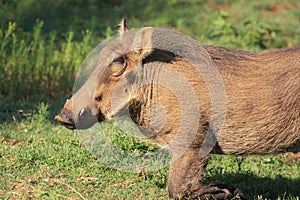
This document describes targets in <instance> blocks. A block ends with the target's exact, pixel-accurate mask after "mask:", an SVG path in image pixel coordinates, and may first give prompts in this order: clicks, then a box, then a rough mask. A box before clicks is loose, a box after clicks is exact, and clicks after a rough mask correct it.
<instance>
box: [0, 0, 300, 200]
mask: <svg viewBox="0 0 300 200" xmlns="http://www.w3.org/2000/svg"><path fill="white" fill-rule="evenodd" d="M123 16H126V17H127V19H128V24H129V26H130V27H131V28H138V27H142V26H164V27H173V28H176V29H178V30H180V31H181V32H183V33H186V34H188V35H190V36H192V37H193V38H195V39H197V40H198V41H199V42H200V44H213V45H222V46H227V47H234V48H241V49H246V50H254V51H256V50H266V49H273V48H280V47H287V46H295V45H299V44H300V2H299V1H298V0H288V1H280V0H275V1H273V0H272V1H271V0H267V1H256V0H254V1H236V0H232V1H222V0H218V1H208V2H207V1H202V0H194V1H183V0H168V1H167V0H166V1H156V0H150V1H134V0H128V1H121V0H105V1H94V0H74V1H71V0H57V1H55V3H54V1H53V3H51V2H49V1H46V0H22V1H0V18H1V22H0V23H1V26H0V199H168V198H167V195H166V191H165V184H166V181H167V176H168V168H167V167H166V168H165V169H161V170H159V171H155V172H146V173H143V174H137V173H125V172H121V171H118V170H114V169H111V168H109V167H107V166H105V165H104V164H101V162H99V161H97V160H96V159H95V157H94V156H93V155H91V154H90V153H89V151H88V150H87V149H86V148H85V147H84V146H83V144H82V142H81V140H80V139H79V137H78V134H77V133H76V132H72V131H68V130H66V129H64V128H62V127H60V126H58V125H57V124H55V123H54V122H53V117H54V115H55V114H56V113H57V112H58V111H59V109H60V108H61V107H62V105H63V103H64V100H65V98H66V97H67V96H70V95H71V91H72V86H73V82H74V80H75V77H76V73H77V70H78V69H79V67H80V63H81V62H82V60H83V59H84V58H85V56H86V55H87V54H88V52H89V51H90V50H91V49H92V48H93V47H94V46H95V45H96V44H97V43H98V42H99V41H101V40H103V39H104V38H107V37H110V36H112V35H114V34H115V33H116V26H115V24H117V23H118V22H119V20H120V19H121V18H122V17H123ZM116 132H117V131H116ZM122 140H123V138H122ZM124 140H125V141H124V143H125V144H126V145H124V146H125V147H126V148H131V149H132V148H136V149H138V150H141V148H142V147H141V146H140V145H138V143H135V142H134V143H131V141H132V140H131V139H129V138H125V139H124ZM120 141H121V140H120V139H119V140H118V141H117V142H120ZM120 145H121V144H120ZM143 148H144V147H143ZM299 162H300V161H299V159H298V160H297V156H295V155H293V154H284V155H279V156H264V157H261V156H251V157H247V158H239V157H234V156H213V157H212V159H211V161H210V163H209V165H208V168H207V174H206V182H207V183H210V182H215V181H221V182H224V183H226V184H229V185H232V186H236V187H239V188H241V189H242V191H244V193H245V194H247V196H248V197H249V199H298V200H299V198H300V164H299Z"/></svg>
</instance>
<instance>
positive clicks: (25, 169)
mask: <svg viewBox="0 0 300 200" xmlns="http://www.w3.org/2000/svg"><path fill="white" fill-rule="evenodd" d="M47 108H48V107H47V105H44V104H41V105H40V106H39V112H37V113H34V114H33V115H31V116H30V117H28V118H27V119H26V120H23V121H22V122H15V123H4V124H1V125H0V144H1V148H0V173H1V177H0V196H1V197H2V199H29V198H34V199H40V198H44V199H168V198H167V195H166V191H165V184H166V181H167V176H168V167H166V168H163V169H160V170H158V171H153V172H145V173H143V174H138V173H126V172H122V171H118V170H115V169H112V168H109V167H107V166H106V165H104V164H102V163H101V162H99V161H97V160H96V159H95V156H93V155H92V154H91V153H90V152H89V151H88V150H87V149H86V148H85V147H84V146H83V144H82V142H81V140H80V138H79V137H78V134H77V132H74V131H68V130H66V129H65V128H62V127H58V126H55V125H53V124H51V123H50V122H49V113H48V112H47ZM116 132H118V131H116ZM114 139H116V138H112V140H114ZM125 139H126V138H125ZM126 140H127V141H130V140H129V138H127V139H126ZM115 144H116V145H122V144H120V143H119V142H118V141H115ZM128 144H130V143H129V142H128ZM135 145H136V144H135ZM139 145H140V143H139ZM146 146H147V145H146ZM148 146H149V145H148ZM121 147H122V148H123V149H127V150H129V149H132V146H130V145H127V146H126V147H124V146H121ZM144 148H145V146H143V148H140V149H139V148H136V149H138V150H141V151H143V149H144ZM206 182H207V183H213V182H223V183H226V184H228V185H231V186H236V187H239V188H240V189H241V190H242V191H243V192H244V193H245V194H247V196H248V197H249V198H250V199H266V198H267V199H299V193H300V191H299V184H300V166H299V161H298V162H297V161H296V160H293V159H292V156H291V154H285V155H279V156H264V157H261V156H250V157H246V158H241V157H234V156H213V157H212V159H211V161H210V163H209V165H208V167H207V172H206Z"/></svg>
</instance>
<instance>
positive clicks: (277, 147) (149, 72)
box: [55, 20, 300, 199]
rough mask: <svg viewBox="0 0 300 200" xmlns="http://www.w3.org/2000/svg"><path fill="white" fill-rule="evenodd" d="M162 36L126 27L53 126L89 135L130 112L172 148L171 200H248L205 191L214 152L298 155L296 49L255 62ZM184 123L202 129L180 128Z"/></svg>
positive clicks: (299, 51)
mask: <svg viewBox="0 0 300 200" xmlns="http://www.w3.org/2000/svg"><path fill="white" fill-rule="evenodd" d="M157 30H160V29H155V28H151V27H148V28H142V29H140V30H139V31H136V32H131V31H129V30H128V29H127V26H126V24H125V20H123V21H122V22H121V30H120V36H119V37H118V38H116V39H115V40H114V41H113V42H111V43H110V44H108V45H107V46H105V47H104V48H103V49H102V50H101V52H100V53H99V56H98V64H97V66H96V67H95V69H94V70H93V72H92V73H91V75H90V76H89V78H88V79H87V80H86V82H85V83H84V84H83V85H82V87H81V88H80V89H79V90H78V91H77V92H76V93H75V94H74V95H73V97H72V98H71V99H70V100H67V102H66V103H65V106H64V108H63V109H62V110H61V112H60V114H59V115H58V116H56V118H55V119H56V120H57V121H59V122H60V123H61V124H63V125H64V126H66V127H67V128H69V129H87V128H89V127H91V126H93V125H94V124H95V123H96V122H97V121H98V122H103V121H105V120H111V119H113V118H114V117H115V116H117V115H118V114H120V113H122V111H124V110H126V109H127V110H128V113H129V115H130V117H131V119H132V120H133V121H134V123H136V124H137V125H138V126H139V127H140V129H141V130H142V132H143V131H144V134H145V135H146V136H147V137H148V138H149V139H150V140H152V141H153V142H155V143H158V144H160V145H165V146H168V147H169V148H170V152H171V153H172V156H173V158H172V160H171V166H170V174H169V179H168V183H167V189H168V194H169V196H170V197H172V198H190V199H196V198H197V199H198V198H200V199H204V198H216V199H226V198H230V197H232V196H233V195H236V194H239V195H240V196H241V197H242V198H243V194H242V193H241V192H240V191H239V190H238V189H235V190H234V189H226V188H225V187H224V186H222V185H218V184H216V185H204V184H203V183H202V182H203V181H202V180H203V175H204V171H205V166H206V165H207V162H208V158H209V155H208V153H216V154H233V155H249V154H273V153H280V152H286V151H292V152H299V150H300V59H299V58H300V47H295V48H288V49H281V50H273V51H267V52H257V53H250V52H245V51H239V50H233V49H228V48H223V47H215V46H203V47H200V46H199V45H196V42H195V41H193V40H192V39H190V38H188V37H187V36H184V35H183V34H179V33H176V32H175V31H172V30H167V29H163V31H162V32H159V31H157ZM177 37H179V38H177ZM183 39H186V40H187V42H186V41H183ZM191 42H194V43H195V48H192V49H190V47H191V45H192V43H191ZM169 43H172V44H169ZM169 46H171V47H170V48H169ZM161 47H168V48H161ZM186 48H187V49H188V50H187V51H185V49H186ZM189 51H191V52H189ZM190 54H191V55H192V54H193V55H196V56H190ZM187 58H188V59H187ZM189 58H191V59H189ZM198 58H199V59H198ZM197 62H198V63H199V62H200V63H202V64H200V66H198V67H195V63H197ZM166 69H168V70H166ZM203 69H204V70H203ZM210 70H211V71H213V72H212V73H211V75H212V76H209V75H208V74H209V73H210V72H208V71H210ZM172 72H174V74H172ZM218 75H219V78H218V77H217V76H218ZM180 77H181V78H180ZM182 77H184V78H182ZM183 79H184V80H183ZM143 80H146V81H144V82H143ZM219 82H220V83H222V84H219ZM168 84H169V85H168ZM172 84H173V85H172ZM174 84H175V85H174ZM211 85H213V86H211ZM174 86H175V87H174ZM188 87H190V88H192V92H189V90H190V89H189V88H188ZM216 87H217V88H216ZM193 95H194V97H195V98H193ZM212 95H216V98H214V97H212ZM180 101H183V103H182V102H180ZM189 101H190V103H189ZM157 105H159V107H158V108H159V109H156V110H155V112H154V114H153V112H152V111H153V110H151V108H152V107H153V106H157ZM218 105H222V106H219V107H218ZM214 106H215V108H213V107H214ZM191 108H192V109H191ZM195 108H196V109H195ZM160 111H161V112H162V113H160ZM212 115H213V116H212ZM156 116H160V117H158V118H156ZM161 116H163V117H161ZM186 116H188V119H193V120H194V121H196V122H197V123H196V124H195V123H189V120H187V122H182V118H184V117H186ZM195 116H196V117H195ZM161 120H163V122H160V121H161ZM182 123H187V125H182ZM216 124H218V125H216ZM158 125H159V128H157V127H155V126H158ZM215 125H216V126H215ZM145 127H146V128H145ZM151 127H152V128H151ZM153 127H154V128H153ZM194 129H195V130H196V132H195V133H193V132H192V130H194ZM151 131H152V132H151ZM201 151H202V154H201Z"/></svg>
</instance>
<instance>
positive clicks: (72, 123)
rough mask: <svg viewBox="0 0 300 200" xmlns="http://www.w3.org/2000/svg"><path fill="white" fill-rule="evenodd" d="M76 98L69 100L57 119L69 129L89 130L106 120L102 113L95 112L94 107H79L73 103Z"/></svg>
mask: <svg viewBox="0 0 300 200" xmlns="http://www.w3.org/2000/svg"><path fill="white" fill-rule="evenodd" d="M73 99H74V97H72V98H71V99H70V100H68V101H67V102H66V104H65V106H64V108H63V109H62V110H61V112H60V113H59V115H57V116H56V117H55V120H57V121H58V122H59V123H61V124H62V125H64V126H65V127H66V128H68V129H71V130H73V129H87V128H90V127H91V126H93V125H94V124H95V123H96V122H102V121H104V120H105V118H104V116H103V114H102V112H101V111H97V113H96V112H95V110H96V109H95V106H93V105H85V106H83V105H78V104H75V103H73V102H74V100H73Z"/></svg>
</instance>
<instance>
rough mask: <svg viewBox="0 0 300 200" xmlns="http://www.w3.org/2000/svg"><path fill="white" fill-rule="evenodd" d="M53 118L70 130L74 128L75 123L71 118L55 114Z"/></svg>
mask: <svg viewBox="0 0 300 200" xmlns="http://www.w3.org/2000/svg"><path fill="white" fill-rule="evenodd" d="M54 119H55V120H56V121H58V122H59V123H60V124H61V125H63V126H64V127H66V128H67V129H70V130H74V129H76V127H75V123H74V121H73V120H71V119H69V120H66V119H63V118H62V117H61V116H60V115H56V116H55V118H54Z"/></svg>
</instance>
